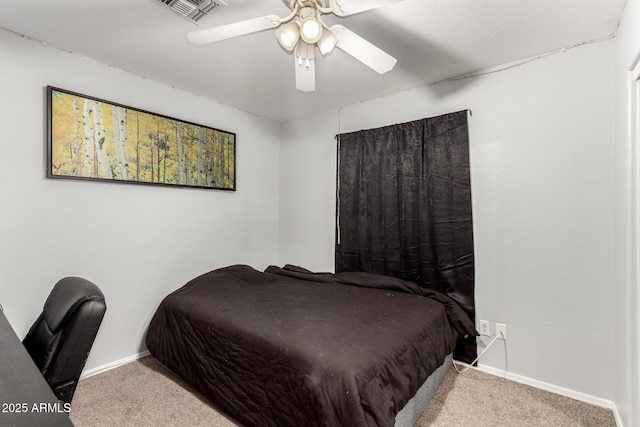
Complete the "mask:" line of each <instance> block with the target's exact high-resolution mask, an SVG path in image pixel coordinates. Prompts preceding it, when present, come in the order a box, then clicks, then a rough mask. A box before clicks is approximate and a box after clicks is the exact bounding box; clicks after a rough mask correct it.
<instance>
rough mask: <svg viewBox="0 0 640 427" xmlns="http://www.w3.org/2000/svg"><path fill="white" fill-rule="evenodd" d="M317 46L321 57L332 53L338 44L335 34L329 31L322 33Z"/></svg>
mask: <svg viewBox="0 0 640 427" xmlns="http://www.w3.org/2000/svg"><path fill="white" fill-rule="evenodd" d="M317 44H318V49H319V50H320V53H321V54H322V55H323V56H326V55H328V54H330V53H331V52H333V49H334V48H335V47H336V45H337V44H338V38H337V37H336V35H335V34H333V31H331V30H329V31H324V32H323V33H322V37H320V40H318V43H317Z"/></svg>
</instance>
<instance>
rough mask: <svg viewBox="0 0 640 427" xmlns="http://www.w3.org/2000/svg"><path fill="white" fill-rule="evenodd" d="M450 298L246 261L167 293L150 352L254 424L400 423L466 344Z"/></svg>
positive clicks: (469, 326)
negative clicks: (407, 408) (419, 392)
mask: <svg viewBox="0 0 640 427" xmlns="http://www.w3.org/2000/svg"><path fill="white" fill-rule="evenodd" d="M468 334H475V330H474V328H473V323H471V321H470V320H469V319H468V317H467V315H466V314H465V313H464V311H463V310H462V309H461V308H460V307H459V306H458V305H457V304H456V303H455V302H454V301H453V300H451V299H450V298H448V297H447V296H444V295H442V294H439V293H437V292H435V291H429V290H424V289H420V288H419V287H418V286H417V285H415V284H412V283H411V282H405V281H402V280H399V279H395V278H391V277H386V276H378V275H372V274H367V273H340V274H330V273H311V272H309V271H307V270H304V269H300V268H298V267H292V266H286V267H285V268H278V267H270V268H268V269H267V270H266V271H265V272H260V271H257V270H255V269H253V268H251V267H249V266H245V265H236V266H230V267H226V268H222V269H218V270H214V271H211V272H209V273H206V274H204V275H202V276H200V277H197V278H195V279H193V280H192V281H190V282H189V283H187V284H186V285H185V286H183V287H182V288H180V289H178V290H176V291H175V292H173V293H172V294H170V295H168V296H167V297H166V298H165V299H164V300H163V302H162V303H161V304H160V306H159V307H158V310H157V311H156V313H155V315H154V317H153V319H152V321H151V323H150V326H149V331H148V334H147V339H146V343H147V347H148V348H149V351H150V352H151V354H152V355H153V356H154V357H156V358H157V359H158V360H159V361H160V362H161V363H162V364H164V365H165V366H167V367H168V368H169V369H170V370H172V371H173V372H175V373H177V374H178V375H180V376H181V377H182V378H183V379H185V380H186V381H187V382H188V383H190V384H191V385H193V386H194V387H195V388H196V389H198V390H199V391H200V392H201V393H203V394H204V395H205V396H207V397H208V398H209V399H211V401H212V402H214V403H215V404H216V405H217V406H218V407H220V408H221V409H222V410H224V411H225V412H227V413H228V414H229V415H231V416H232V417H234V418H235V419H237V420H238V421H239V422H241V423H242V424H244V425H245V426H248V427H253V426H255V427H258V426H261V427H262V426H272V427H286V426H296V427H297V426H332V427H333V426H348V427H358V426H362V427H364V426H369V427H372V426H380V427H393V426H394V422H395V416H396V414H397V413H398V411H400V410H401V409H402V408H403V407H404V406H405V404H406V403H407V402H408V401H409V399H410V398H411V397H412V396H413V395H414V394H415V393H416V391H417V390H418V388H419V387H420V386H421V385H422V384H423V383H424V382H425V380H426V379H427V377H428V376H429V375H430V374H431V373H432V372H434V371H435V370H436V369H437V368H438V367H439V366H441V365H442V364H443V361H444V360H445V357H446V356H447V355H448V354H449V353H451V352H452V350H453V349H454V347H455V344H456V341H457V340H458V339H459V338H460V337H461V336H465V335H468Z"/></svg>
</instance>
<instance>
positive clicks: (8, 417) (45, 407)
mask: <svg viewBox="0 0 640 427" xmlns="http://www.w3.org/2000/svg"><path fill="white" fill-rule="evenodd" d="M64 409H65V407H64V404H63V403H62V402H60V401H58V399H57V398H56V396H55V395H54V394H53V391H51V388H49V384H47V382H46V381H45V379H44V377H43V376H42V374H41V373H40V371H39V370H38V368H37V367H36V365H35V364H34V363H33V360H31V356H29V353H27V350H25V348H24V346H23V345H22V342H21V341H20V339H19V338H18V336H17V335H16V334H15V332H14V331H13V328H12V327H11V325H10V324H9V322H8V321H7V318H6V317H5V315H4V313H3V312H2V311H0V426H25V427H33V426H43V427H48V426H51V427H54V426H55V427H58V426H59V427H64V426H71V427H73V423H72V422H71V420H70V419H69V416H68V415H67V414H66V413H65V412H64Z"/></svg>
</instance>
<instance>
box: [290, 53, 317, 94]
mask: <svg viewBox="0 0 640 427" xmlns="http://www.w3.org/2000/svg"><path fill="white" fill-rule="evenodd" d="M293 59H294V66H295V67H296V89H298V90H299V91H302V92H313V91H315V90H316V60H315V59H303V60H302V63H300V60H299V58H298V57H296V56H295V55H294V56H293Z"/></svg>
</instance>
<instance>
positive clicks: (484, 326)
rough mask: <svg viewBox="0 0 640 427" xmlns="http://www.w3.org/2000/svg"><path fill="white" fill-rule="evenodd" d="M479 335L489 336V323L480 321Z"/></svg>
mask: <svg viewBox="0 0 640 427" xmlns="http://www.w3.org/2000/svg"><path fill="white" fill-rule="evenodd" d="M480 335H491V322H489V321H488V320H481V321H480Z"/></svg>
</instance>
